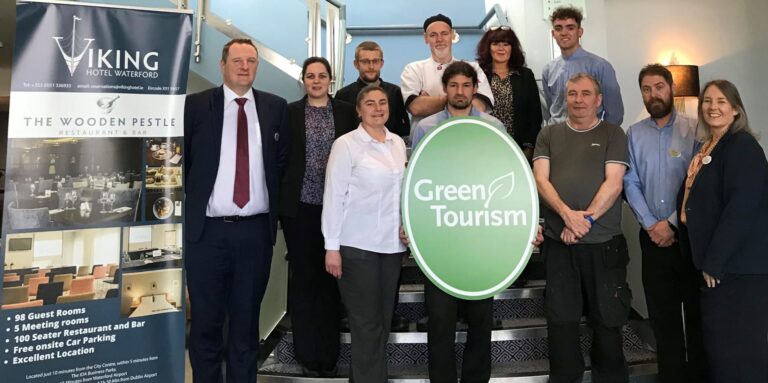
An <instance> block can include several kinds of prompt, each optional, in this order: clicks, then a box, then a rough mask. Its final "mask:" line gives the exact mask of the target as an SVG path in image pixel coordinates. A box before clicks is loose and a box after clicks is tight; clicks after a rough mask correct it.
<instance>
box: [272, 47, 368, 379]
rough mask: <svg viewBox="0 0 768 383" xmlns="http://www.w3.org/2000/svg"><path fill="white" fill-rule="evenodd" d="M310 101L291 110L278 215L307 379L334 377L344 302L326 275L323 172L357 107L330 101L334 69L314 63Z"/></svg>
mask: <svg viewBox="0 0 768 383" xmlns="http://www.w3.org/2000/svg"><path fill="white" fill-rule="evenodd" d="M301 77H302V82H303V84H304V89H305V90H306V92H307V95H306V96H305V97H304V98H302V99H301V100H299V101H296V102H294V103H291V104H289V105H288V127H289V129H290V131H291V144H290V147H289V152H288V165H287V167H286V171H285V174H284V175H283V178H282V180H281V183H280V200H279V206H278V208H279V214H280V223H281V224H282V227H283V235H284V236H285V242H286V246H287V247H288V260H289V263H288V265H289V282H288V310H289V311H290V315H291V325H292V330H293V343H294V353H295V356H296V360H297V361H298V362H299V363H300V364H301V366H302V369H303V372H304V374H305V375H307V376H310V377H319V376H323V377H332V376H334V375H336V360H337V359H338V354H339V311H340V310H341V308H340V298H339V290H338V287H337V285H336V280H335V279H334V278H333V277H332V276H330V275H328V274H327V273H326V272H325V245H324V241H323V234H322V232H321V231H320V215H321V213H322V209H323V190H324V188H325V167H326V164H327V162H328V155H329V154H330V152H331V145H332V144H333V141H334V140H335V139H336V138H337V137H339V136H342V135H343V134H345V133H347V132H349V131H352V130H353V129H354V128H355V127H357V117H356V112H355V107H354V106H353V105H351V104H348V103H346V102H343V101H338V100H334V99H332V98H331V97H330V96H329V95H328V88H329V86H330V83H331V66H330V64H329V63H328V61H327V60H326V59H324V58H322V57H310V58H308V59H307V60H306V61H304V65H303V67H302V70H301Z"/></svg>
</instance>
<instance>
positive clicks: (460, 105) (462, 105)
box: [448, 98, 472, 109]
mask: <svg viewBox="0 0 768 383" xmlns="http://www.w3.org/2000/svg"><path fill="white" fill-rule="evenodd" d="M448 104H449V105H450V106H452V107H454V108H456V109H467V108H469V106H470V105H472V99H471V98H465V99H458V100H457V99H448Z"/></svg>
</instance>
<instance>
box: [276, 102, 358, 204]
mask: <svg viewBox="0 0 768 383" xmlns="http://www.w3.org/2000/svg"><path fill="white" fill-rule="evenodd" d="M306 105H307V96H304V98H302V99H301V100H298V101H296V102H292V103H290V104H288V126H289V130H290V132H291V133H290V134H291V144H290V146H289V150H288V166H287V167H286V169H285V174H283V177H282V179H281V181H280V203H279V207H278V209H279V212H280V215H281V216H286V217H295V216H296V210H297V209H298V206H299V198H300V197H301V187H302V184H303V181H304V170H305V169H306V162H305V158H306V126H305V121H304V108H305V107H306ZM331 107H332V108H333V127H334V129H335V130H336V138H339V137H340V136H342V135H344V134H345V133H348V132H351V131H353V130H355V128H357V124H358V122H357V112H356V111H355V107H354V106H353V105H352V104H349V103H346V102H344V101H341V100H335V99H331Z"/></svg>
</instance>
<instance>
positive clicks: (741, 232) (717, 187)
mask: <svg viewBox="0 0 768 383" xmlns="http://www.w3.org/2000/svg"><path fill="white" fill-rule="evenodd" d="M710 157H711V162H710V163H709V164H706V165H702V167H701V170H699V174H698V175H697V176H696V179H695V180H694V182H693V185H692V186H691V191H690V193H689V195H688V202H687V203H686V206H685V214H686V220H687V223H686V225H684V226H681V229H682V230H680V234H681V235H680V240H681V245H682V248H683V249H684V250H686V251H687V252H690V255H691V256H692V257H693V262H694V264H695V265H696V268H698V269H700V270H702V271H705V272H706V273H707V274H709V275H712V276H713V277H715V278H719V279H722V278H723V277H724V276H726V275H727V274H768V253H766V251H767V250H766V249H768V235H766V233H765V230H766V228H768V162H766V158H765V153H764V152H763V148H761V147H760V145H759V144H758V143H757V140H755V138H754V137H753V136H752V135H750V134H749V133H746V132H738V133H731V132H727V133H726V134H725V135H724V136H723V137H722V138H721V139H720V142H718V143H717V145H716V146H715V148H714V149H713V150H712V153H711V154H710ZM684 191H685V185H683V187H682V188H681V189H680V192H679V193H678V196H677V206H678V212H679V211H681V209H680V206H681V205H682V200H683V195H684ZM678 214H679V213H678Z"/></svg>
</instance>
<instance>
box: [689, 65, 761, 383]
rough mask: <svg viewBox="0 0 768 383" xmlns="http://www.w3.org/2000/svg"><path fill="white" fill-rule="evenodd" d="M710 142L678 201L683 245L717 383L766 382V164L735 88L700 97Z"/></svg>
mask: <svg viewBox="0 0 768 383" xmlns="http://www.w3.org/2000/svg"><path fill="white" fill-rule="evenodd" d="M699 125H700V127H701V128H702V129H703V133H704V136H705V141H704V143H703V145H702V146H701V149H700V150H699V151H698V153H697V154H696V155H695V156H694V158H693V160H692V161H691V165H690V166H689V168H688V177H687V178H686V180H685V183H684V184H683V187H682V188H681V190H680V193H679V195H678V207H679V208H678V212H679V214H680V222H681V224H682V225H681V233H680V234H681V236H680V238H681V245H682V246H683V249H684V251H688V252H690V254H691V256H692V259H693V262H694V264H695V265H696V267H697V268H698V269H699V270H701V273H702V286H703V291H702V294H701V311H702V324H703V331H704V345H705V349H706V351H707V357H708V359H709V365H710V370H711V376H712V380H713V382H723V383H725V382H728V383H739V382H755V383H757V382H761V383H765V382H768V236H767V235H766V234H765V230H766V228H768V161H766V157H765V152H764V151H763V149H762V148H761V147H760V145H759V144H758V143H757V140H756V139H755V135H754V133H753V132H752V130H751V129H750V127H749V121H748V120H747V114H746V111H745V110H744V104H743V103H742V101H741V97H740V96H739V92H738V90H737V89H736V87H735V86H734V85H733V84H731V83H730V82H728V81H726V80H714V81H710V82H709V83H707V84H706V85H705V86H704V90H703V91H702V92H701V95H700V96H699Z"/></svg>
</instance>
